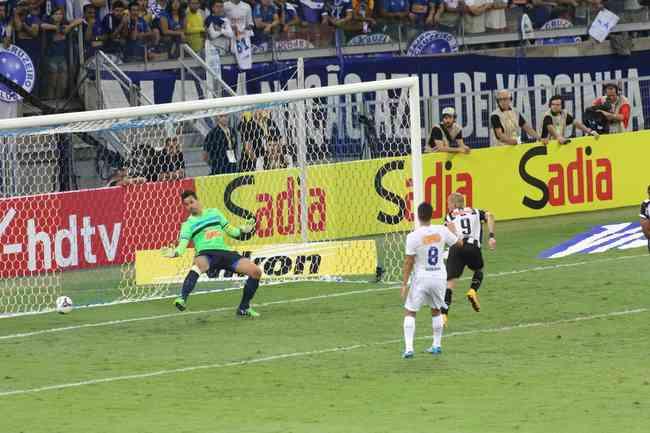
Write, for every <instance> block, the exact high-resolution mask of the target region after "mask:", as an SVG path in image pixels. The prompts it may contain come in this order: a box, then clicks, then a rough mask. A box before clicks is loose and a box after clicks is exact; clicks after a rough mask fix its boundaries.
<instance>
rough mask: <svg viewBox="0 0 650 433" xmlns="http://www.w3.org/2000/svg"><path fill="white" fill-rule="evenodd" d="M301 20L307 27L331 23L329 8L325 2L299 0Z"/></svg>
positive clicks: (322, 0)
mask: <svg viewBox="0 0 650 433" xmlns="http://www.w3.org/2000/svg"><path fill="white" fill-rule="evenodd" d="M299 1H300V3H299V5H298V10H299V15H300V19H301V20H302V21H303V22H304V23H306V24H307V25H312V27H313V25H314V24H321V23H323V24H327V23H329V18H328V13H327V7H326V5H325V1H324V0H299Z"/></svg>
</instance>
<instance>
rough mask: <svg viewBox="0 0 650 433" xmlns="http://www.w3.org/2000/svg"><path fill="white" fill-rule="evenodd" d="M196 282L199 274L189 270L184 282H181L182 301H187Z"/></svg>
mask: <svg viewBox="0 0 650 433" xmlns="http://www.w3.org/2000/svg"><path fill="white" fill-rule="evenodd" d="M198 280H199V274H198V273H197V272H196V271H195V270H191V271H189V272H188V273H187V277H185V281H183V290H182V291H181V297H182V298H183V299H185V300H187V297H188V296H190V293H192V290H194V286H196V282H197V281H198Z"/></svg>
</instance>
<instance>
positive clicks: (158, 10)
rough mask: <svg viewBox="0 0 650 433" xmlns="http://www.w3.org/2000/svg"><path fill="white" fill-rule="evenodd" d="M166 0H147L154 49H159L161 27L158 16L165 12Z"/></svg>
mask: <svg viewBox="0 0 650 433" xmlns="http://www.w3.org/2000/svg"><path fill="white" fill-rule="evenodd" d="M167 5H168V3H167V0H149V6H148V10H149V14H150V15H151V31H152V32H153V46H154V50H156V51H160V50H161V48H163V47H161V46H160V41H161V40H162V28H161V25H160V17H161V16H162V15H163V14H164V13H166V12H167Z"/></svg>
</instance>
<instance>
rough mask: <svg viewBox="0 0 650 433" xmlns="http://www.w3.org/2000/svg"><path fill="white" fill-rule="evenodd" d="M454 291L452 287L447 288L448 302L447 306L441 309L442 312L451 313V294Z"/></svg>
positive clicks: (446, 300) (446, 299)
mask: <svg viewBox="0 0 650 433" xmlns="http://www.w3.org/2000/svg"><path fill="white" fill-rule="evenodd" d="M452 293H453V292H452V291H451V289H450V288H447V290H445V304H447V308H441V309H440V311H441V312H442V314H449V308H451V295H452Z"/></svg>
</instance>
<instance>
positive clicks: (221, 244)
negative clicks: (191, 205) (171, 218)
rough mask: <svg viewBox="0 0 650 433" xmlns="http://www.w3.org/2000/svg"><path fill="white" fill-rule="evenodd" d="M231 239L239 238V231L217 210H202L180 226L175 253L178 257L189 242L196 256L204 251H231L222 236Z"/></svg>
mask: <svg viewBox="0 0 650 433" xmlns="http://www.w3.org/2000/svg"><path fill="white" fill-rule="evenodd" d="M226 234H227V235H228V236H230V237H232V238H237V237H239V236H240V234H241V231H240V230H239V228H237V227H233V226H232V225H230V223H229V222H228V219H227V218H226V217H225V216H224V214H222V213H221V212H220V211H219V210H217V209H203V212H202V213H201V215H198V216H195V215H190V216H189V218H187V220H185V222H184V223H183V224H182V225H181V234H180V239H179V243H178V247H177V248H176V253H177V254H178V255H179V256H180V255H182V254H183V253H184V252H185V250H186V249H187V245H188V244H189V243H190V241H192V242H194V250H195V251H196V253H197V254H198V253H199V252H200V251H205V250H226V251H231V250H232V248H230V247H229V246H228V245H226V242H225V241H224V235H226Z"/></svg>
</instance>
